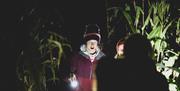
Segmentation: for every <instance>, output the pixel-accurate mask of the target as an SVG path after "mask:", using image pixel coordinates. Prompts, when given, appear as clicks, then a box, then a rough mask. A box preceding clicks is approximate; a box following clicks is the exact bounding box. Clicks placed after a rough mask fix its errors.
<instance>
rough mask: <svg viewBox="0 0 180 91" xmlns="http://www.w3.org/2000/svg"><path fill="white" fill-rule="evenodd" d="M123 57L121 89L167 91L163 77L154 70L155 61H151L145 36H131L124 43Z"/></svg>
mask: <svg viewBox="0 0 180 91" xmlns="http://www.w3.org/2000/svg"><path fill="white" fill-rule="evenodd" d="M124 56H125V60H124V62H125V63H124V68H123V69H124V71H123V73H124V76H123V80H122V82H123V83H121V84H122V86H123V87H122V88H123V89H126V91H133V90H134V91H169V88H168V82H167V80H166V78H165V76H164V75H162V74H161V73H160V72H158V71H157V70H156V66H155V61H154V60H152V59H151V56H152V46H151V43H150V41H149V40H148V39H147V38H146V37H145V36H142V35H141V34H133V35H131V36H130V37H129V38H128V39H127V40H126V41H125V44H124ZM120 77H121V76H120ZM123 84H124V85H123Z"/></svg>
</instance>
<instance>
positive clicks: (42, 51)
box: [16, 16, 71, 91]
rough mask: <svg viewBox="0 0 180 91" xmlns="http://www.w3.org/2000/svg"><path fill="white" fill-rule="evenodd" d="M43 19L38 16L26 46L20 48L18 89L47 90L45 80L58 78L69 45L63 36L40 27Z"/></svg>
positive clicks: (24, 90)
mask: <svg viewBox="0 0 180 91" xmlns="http://www.w3.org/2000/svg"><path fill="white" fill-rule="evenodd" d="M44 21H45V20H43V19H41V18H40V17H39V16H38V19H35V26H34V27H33V28H32V30H31V32H30V33H29V38H30V41H28V47H25V48H22V49H21V53H20V54H19V59H18V62H17V67H16V72H17V76H18V80H19V82H20V84H19V85H20V86H19V89H18V91H47V82H49V81H52V82H54V83H55V82H56V81H57V80H59V79H60V78H59V76H58V72H59V71H58V70H60V67H59V66H60V65H61V62H62V60H63V59H64V56H65V54H66V51H64V48H68V49H70V51H71V45H70V44H69V42H68V40H67V39H65V37H63V36H61V35H59V34H57V33H55V32H52V31H50V30H45V28H41V26H42V25H44V23H45V22H44Z"/></svg>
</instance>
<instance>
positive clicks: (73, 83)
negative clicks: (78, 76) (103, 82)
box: [70, 80, 78, 88]
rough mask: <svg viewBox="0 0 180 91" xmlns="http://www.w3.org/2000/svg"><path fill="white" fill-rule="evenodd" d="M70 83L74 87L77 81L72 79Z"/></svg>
mask: <svg viewBox="0 0 180 91" xmlns="http://www.w3.org/2000/svg"><path fill="white" fill-rule="evenodd" d="M70 85H71V87H72V88H76V87H77V86H78V81H76V80H73V81H71V83H70Z"/></svg>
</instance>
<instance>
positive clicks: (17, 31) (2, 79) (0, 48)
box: [0, 0, 178, 91]
mask: <svg viewBox="0 0 180 91" xmlns="http://www.w3.org/2000/svg"><path fill="white" fill-rule="evenodd" d="M125 1H126V2H128V0H124V1H123V0H121V3H120V0H119V1H118V0H115V1H111V0H109V1H108V5H112V6H113V5H116V4H117V3H120V4H121V5H123V4H124V3H125ZM170 1H171V4H172V7H178V3H177V0H170ZM106 5H107V3H105V0H1V1H0V24H1V26H0V72H1V74H0V90H1V91H3V90H4V91H15V89H16V84H18V83H16V80H15V79H17V77H16V61H17V57H18V55H19V53H20V51H21V49H22V48H23V47H24V46H25V45H26V44H27V40H28V37H27V36H28V34H29V32H30V31H28V30H25V29H22V28H21V26H20V25H19V20H20V18H21V16H22V15H24V14H26V13H27V10H30V9H32V8H42V9H43V10H48V9H53V8H55V9H57V10H59V11H61V12H62V15H63V19H64V28H63V30H64V32H65V35H66V36H67V37H68V38H69V40H70V41H71V42H72V46H73V48H74V50H78V49H79V45H80V43H81V38H82V35H83V33H84V25H86V24H89V23H96V24H98V25H99V26H100V28H101V33H102V35H103V36H102V37H103V41H106V12H105V9H106ZM108 7H109V6H108ZM176 13H177V12H176ZM175 15H176V14H175ZM26 46H27V45H26ZM2 89H3V90H2Z"/></svg>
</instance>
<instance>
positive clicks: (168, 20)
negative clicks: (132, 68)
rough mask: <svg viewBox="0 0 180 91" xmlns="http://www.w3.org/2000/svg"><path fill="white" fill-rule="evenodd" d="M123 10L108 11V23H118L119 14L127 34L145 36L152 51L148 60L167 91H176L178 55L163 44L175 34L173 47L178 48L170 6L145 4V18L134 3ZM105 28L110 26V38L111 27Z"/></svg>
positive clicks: (176, 22) (160, 2) (155, 3)
mask: <svg viewBox="0 0 180 91" xmlns="http://www.w3.org/2000/svg"><path fill="white" fill-rule="evenodd" d="M125 6H126V7H125V8H124V9H123V8H121V7H112V8H109V9H108V11H107V12H112V11H114V15H111V16H110V17H108V20H109V21H110V20H111V19H113V18H114V19H116V18H117V19H118V17H119V16H121V15H120V14H121V13H122V14H123V15H124V18H125V19H126V21H127V24H128V28H129V30H130V34H132V33H140V34H142V35H146V36H147V38H148V39H150V40H151V44H152V47H153V56H152V58H153V59H154V60H155V61H156V65H157V70H158V71H160V72H161V73H162V74H163V75H165V77H166V78H167V79H168V82H169V89H170V91H179V90H180V86H179V79H180V75H179V73H180V67H179V65H178V66H177V63H178V61H179V59H178V57H179V56H180V52H179V50H176V49H173V48H171V47H170V46H171V45H170V43H169V42H168V41H167V40H168V39H169V34H171V33H172V32H174V31H176V44H179V35H178V34H179V31H180V30H179V18H172V17H171V14H170V8H171V7H170V4H169V3H167V2H166V1H165V0H160V1H159V2H154V3H151V2H150V1H148V11H147V13H148V14H147V16H145V13H146V12H145V11H143V10H144V9H143V8H144V7H142V6H138V5H136V2H135V1H134V3H133V8H132V5H128V4H126V5H125ZM133 11H135V14H134V15H133V14H132V13H131V12H133ZM117 12H119V13H117ZM118 14H119V15H118ZM142 17H144V19H143V20H144V21H142ZM109 21H108V22H109ZM108 26H111V27H109V28H111V29H109V33H110V34H111V32H113V31H114V29H113V25H108ZM175 27H176V29H175ZM128 28H127V29H128Z"/></svg>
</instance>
